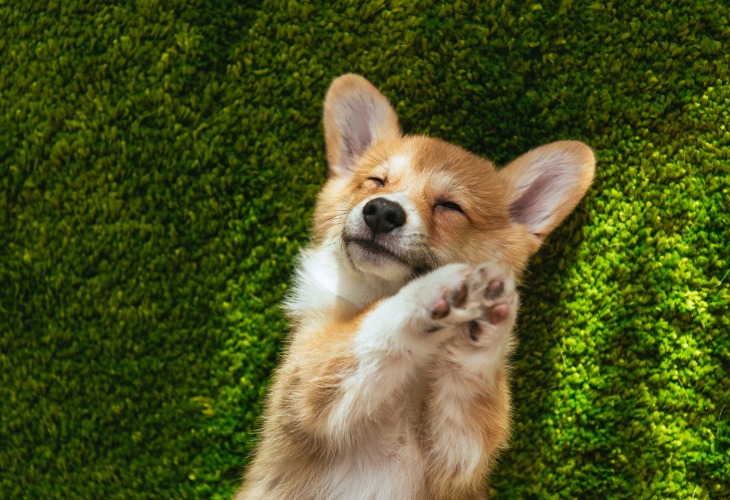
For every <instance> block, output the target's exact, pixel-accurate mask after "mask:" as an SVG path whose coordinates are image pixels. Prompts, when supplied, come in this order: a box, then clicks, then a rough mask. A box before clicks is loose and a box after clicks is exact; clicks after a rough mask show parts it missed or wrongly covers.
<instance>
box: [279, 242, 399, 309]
mask: <svg viewBox="0 0 730 500" xmlns="http://www.w3.org/2000/svg"><path fill="white" fill-rule="evenodd" d="M403 285H404V283H401V282H398V283H393V282H389V281H386V280H384V279H382V278H380V277H378V276H375V275H372V274H369V273H365V272H363V271H361V270H359V269H356V268H355V267H354V266H353V265H352V263H351V262H350V261H349V260H348V258H347V255H346V254H345V251H344V249H343V247H342V245H340V244H339V243H338V242H335V241H327V242H324V243H321V244H320V245H318V246H317V247H314V248H307V249H305V250H304V251H303V252H302V253H301V255H300V257H299V263H298V266H297V271H296V276H295V279H294V286H293V290H292V293H291V294H290V295H289V298H288V300H287V302H286V308H287V312H288V313H289V316H290V317H291V318H292V319H297V318H301V317H302V316H304V315H307V314H311V313H313V312H316V311H324V310H331V309H336V310H338V311H339V312H341V313H344V315H346V316H347V315H354V314H356V313H357V312H359V311H361V310H363V309H364V308H365V307H367V306H369V305H370V304H372V303H373V302H375V301H377V300H380V299H382V298H384V297H388V296H391V295H393V294H395V293H396V292H397V291H398V290H399V289H400V288H401V287H402V286H403Z"/></svg>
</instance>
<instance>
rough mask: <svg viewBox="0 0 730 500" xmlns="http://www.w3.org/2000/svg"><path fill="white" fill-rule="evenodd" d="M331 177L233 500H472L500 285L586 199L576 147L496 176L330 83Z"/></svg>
mask: <svg viewBox="0 0 730 500" xmlns="http://www.w3.org/2000/svg"><path fill="white" fill-rule="evenodd" d="M324 130H325V136H326V140H327V156H328V159H329V167H330V177H329V180H328V181H327V184H326V185H325V186H324V188H323V189H322V192H321V193H320V195H319V199H318V202H317V207H316V211H315V224H314V237H313V241H312V244H311V245H310V246H309V247H308V248H307V249H305V250H304V251H303V252H302V255H301V260H300V262H299V267H298V270H297V274H296V278H295V283H294V290H293V292H292V293H291V295H290V297H289V300H288V302H287V308H288V312H289V315H290V317H291V319H292V321H293V323H294V330H293V332H292V335H291V339H290V344H289V346H288V348H287V351H286V354H285V359H284V362H283V364H282V366H281V367H280V368H279V370H278V373H277V374H276V377H275V380H274V382H273V388H272V391H271V394H270V396H269V399H268V406H267V409H266V413H265V421H264V428H263V433H262V435H261V441H260V444H259V447H258V451H257V452H256V456H255V458H253V461H252V463H251V464H250V466H249V467H248V470H247V472H246V474H245V480H244V484H243V487H242V489H241V490H240V491H239V493H238V495H237V498H238V499H332V500H342V499H348V500H349V499H389V500H391V499H398V500H405V499H441V498H443V499H460V498H484V496H485V491H486V486H485V484H486V477H487V474H488V472H489V470H490V469H491V467H492V466H493V464H494V462H495V458H496V456H497V454H498V453H499V451H500V449H502V448H504V447H505V445H506V443H507V439H508V436H509V427H510V395H509V384H508V380H507V377H508V372H509V370H508V363H507V358H508V355H509V353H510V350H511V347H512V343H513V340H512V329H513V326H514V322H515V316H516V314H517V307H518V298H517V292H516V289H515V284H516V282H517V281H518V280H519V278H520V275H521V274H522V272H523V270H524V268H525V265H526V264H527V261H528V259H529V257H530V256H531V255H532V254H534V253H535V252H536V251H537V249H538V248H539V247H540V245H541V243H542V241H543V240H544V238H545V237H546V236H547V234H548V233H549V232H550V231H551V230H552V229H553V228H555V227H556V226H557V225H558V224H559V223H560V222H561V221H562V220H563V218H565V216H566V215H568V213H569V212H570V211H571V210H572V209H573V208H574V207H575V206H576V205H577V204H578V202H579V201H580V199H581V198H582V197H583V195H584V194H585V192H586V189H587V188H588V186H589V185H590V183H591V180H592V178H593V171H594V158H593V153H592V152H591V150H590V149H589V148H588V147H587V146H586V145H585V144H583V143H581V142H575V141H561V142H554V143H552V144H548V145H545V146H541V147H539V148H537V149H534V150H532V151H530V152H529V153H527V154H525V155H523V156H521V157H520V158H518V159H517V160H515V161H513V162H512V163H510V164H509V165H507V166H506V167H505V168H504V169H501V170H499V171H498V170H495V168H494V165H493V164H492V163H491V162H489V161H487V160H484V159H482V158H479V157H477V156H474V155H472V154H470V153H468V152H466V151H464V150H463V149H461V148H459V147H457V146H454V145H451V144H448V143H446V142H443V141H440V140H438V139H432V138H429V137H423V136H403V135H402V134H401V132H400V129H399V127H398V119H397V117H396V115H395V112H394V111H393V109H392V108H391V107H390V105H389V104H388V101H387V99H386V98H385V97H384V96H383V95H382V94H381V93H380V92H378V90H377V89H376V88H375V87H373V86H372V85H371V84H370V83H369V82H368V81H367V80H365V79H364V78H362V77H360V76H357V75H344V76H341V77H339V78H337V79H336V80H335V81H334V82H333V83H332V85H331V87H330V89H329V91H328V93H327V97H326V99H325V103H324Z"/></svg>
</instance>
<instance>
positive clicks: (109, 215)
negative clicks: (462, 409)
mask: <svg viewBox="0 0 730 500" xmlns="http://www.w3.org/2000/svg"><path fill="white" fill-rule="evenodd" d="M729 22H730V7H729V6H728V4H727V3H726V2H722V1H713V0H710V1H707V0H693V1H687V2H669V1H663V0H658V1H649V0H647V1H625V2H610V1H609V2H602V1H595V0H591V1H580V0H575V1H571V0H563V1H551V0H545V1H541V2H540V3H536V2H511V1H506V0H504V1H483V2H467V1H461V0H457V1H455V2H449V3H441V2H432V1H418V2H414V1H402V2H397V1H393V2H385V1H375V2H356V3H352V4H350V5H339V4H338V5H337V6H331V5H330V3H329V2H320V3H309V2H294V1H292V2H275V1H265V2H262V3H258V2H236V1H225V0H207V1H204V0H198V1H195V0H186V1H182V0H179V1H172V2H158V1H155V0H144V1H139V2H128V3H112V2H88V1H82V0H69V1H66V0H64V1H47V2H46V1H43V2H41V1H38V2H36V1H28V2H0V57H1V58H2V64H1V65H0V117H1V118H0V120H1V122H0V123H1V124H2V126H0V224H1V226H0V229H1V231H0V285H1V286H0V497H2V498H44V499H46V498H107V497H110V498H208V497H214V498H226V497H229V496H230V495H231V494H232V492H233V491H234V490H235V488H236V487H237V485H238V482H239V477H240V474H241V470H242V467H243V465H244V463H245V462H246V457H247V454H248V453H250V452H251V450H252V448H253V446H254V443H255V439H256V438H255V436H256V429H257V425H258V418H259V415H260V412H261V404H262V399H263V396H264V394H265V392H266V383H267V380H268V377H269V376H270V374H271V370H272V367H273V366H274V365H275V362H276V358H277V353H278V352H279V349H280V347H281V345H282V340H283V339H284V338H285V335H286V331H287V325H286V322H285V321H284V319H283V317H282V314H281V311H280V309H279V307H278V304H279V303H280V301H281V299H282V295H283V294H284V293H285V292H286V289H287V284H288V280H289V275H290V272H291V270H292V265H293V262H294V259H295V256H296V253H297V251H298V249H299V248H300V247H301V246H302V245H304V244H305V243H306V241H307V229H308V226H309V218H310V215H311V211H312V206H313V202H314V199H315V196H316V193H317V191H318V189H319V187H320V186H321V184H322V182H323V180H324V178H325V175H326V161H325V156H324V145H323V137H322V131H321V126H320V117H321V102H322V99H323V97H324V94H325V91H326V89H327V86H328V84H329V83H330V81H331V80H332V79H333V78H334V77H336V76H337V75H339V74H341V73H345V72H357V73H360V74H363V75H365V76H366V77H367V78H369V79H370V80H371V81H372V82H373V83H374V84H376V85H377V86H378V87H379V88H380V89H381V90H382V91H383V92H384V93H385V94H386V95H387V96H388V97H389V98H390V100H391V102H392V103H393V105H394V107H395V108H396V110H397V111H398V113H399V115H400V117H401V123H402V126H403V128H404V129H405V131H407V132H409V133H427V134H431V135H434V136H437V137H440V138H443V139H446V140H449V141H452V142H455V143H457V144H460V145H462V146H464V147H466V148H467V149H470V150H472V151H474V152H476V153H479V154H483V155H485V156H488V157H490V158H492V159H495V160H497V161H498V162H500V163H504V162H506V161H508V160H509V159H511V158H513V157H515V156H517V155H519V154H520V153H522V152H524V151H526V150H528V149H529V148H531V147H534V146H537V145H539V144H542V143H545V142H549V141H552V140H556V139H564V138H575V139H580V140H583V141H585V142H587V143H588V144H590V145H591V146H592V147H593V148H594V150H595V152H596V156H597V160H598V163H597V174H596V180H595V183H594V185H593V187H592V188H591V190H590V192H589V194H588V196H587V197H586V199H585V200H584V201H583V202H582V203H581V205H580V206H579V207H578V209H577V211H576V212H575V213H574V214H573V215H571V216H570V217H569V219H568V220H567V221H566V222H565V224H564V225H563V226H561V228H560V229H559V230H558V231H557V232H556V233H554V234H553V235H552V236H551V237H550V238H549V239H548V242H547V244H546V246H545V247H544V248H543V249H542V250H541V251H540V253H539V254H538V255H537V257H536V258H535V259H534V261H533V264H532V265H531V267H530V272H529V275H528V277H527V283H526V285H525V286H524V288H523V304H524V305H523V308H522V312H521V316H520V319H519V330H518V334H519V338H520V347H519V349H518V351H517V353H516V354H515V356H514V370H513V384H512V385H513V390H514V402H515V412H514V433H513V439H512V443H511V449H510V450H509V451H507V452H506V453H504V454H503V456H502V458H501V460H500V463H499V465H498V467H497V470H496V471H495V473H494V474H493V477H492V482H491V486H490V489H491V490H492V492H493V494H494V495H495V496H496V497H498V498H575V497H578V498H587V497H589V496H595V497H596V498H637V499H638V498H647V499H648V498H728V497H730V404H728V403H729V402H730V307H729V303H730V275H729V274H728V273H729V272H730V224H729V223H728V222H729V220H728V219H729V218H730V216H729V215H728V212H729V210H730V130H728V127H730V26H729Z"/></svg>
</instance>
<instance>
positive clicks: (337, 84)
mask: <svg viewBox="0 0 730 500" xmlns="http://www.w3.org/2000/svg"><path fill="white" fill-rule="evenodd" d="M324 135H325V139H326V141H327V159H328V162H329V166H330V175H334V176H338V177H346V176H349V175H350V174H351V173H352V171H353V169H354V167H355V164H356V163H357V161H358V159H359V158H360V157H361V156H362V155H363V153H365V151H366V150H367V149H368V148H369V147H370V146H373V145H375V144H377V143H378V142H381V141H387V140H392V139H397V138H398V137H400V136H401V133H400V129H399V128H398V117H397V116H396V114H395V111H393V108H391V107H390V104H389V103H388V99H386V98H385V96H384V95H383V94H381V93H380V92H379V91H378V89H376V88H375V87H373V85H372V84H371V83H370V82H369V81H367V80H366V79H365V78H363V77H361V76H359V75H353V74H347V75H342V76H340V77H339V78H337V79H335V81H333V82H332V85H330V88H329V90H328V91H327V97H325V100H324Z"/></svg>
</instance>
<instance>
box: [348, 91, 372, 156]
mask: <svg viewBox="0 0 730 500" xmlns="http://www.w3.org/2000/svg"><path fill="white" fill-rule="evenodd" d="M347 108H348V109H347V111H346V113H345V123H344V126H343V128H342V139H343V141H344V143H345V144H344V146H345V152H344V153H345V157H343V158H342V160H343V161H342V163H343V165H342V166H343V167H350V166H352V165H353V164H354V163H355V161H356V159H357V158H358V157H360V156H362V154H363V153H364V152H365V150H366V149H367V148H368V147H369V146H370V143H371V142H372V140H373V136H372V132H371V130H370V118H371V116H370V115H371V114H372V113H373V111H374V109H373V108H374V106H373V105H372V103H367V102H364V101H362V100H360V99H357V100H354V101H352V102H349V103H347Z"/></svg>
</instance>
